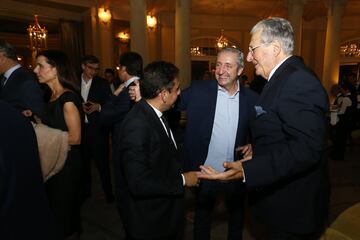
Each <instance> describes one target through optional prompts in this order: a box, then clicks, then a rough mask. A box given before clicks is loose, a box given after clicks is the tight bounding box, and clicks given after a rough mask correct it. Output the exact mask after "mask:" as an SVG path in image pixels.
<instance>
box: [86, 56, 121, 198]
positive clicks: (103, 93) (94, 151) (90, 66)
mask: <svg viewBox="0 0 360 240" xmlns="http://www.w3.org/2000/svg"><path fill="white" fill-rule="evenodd" d="M81 68H82V70H83V72H82V74H81V96H82V97H83V99H84V103H83V110H84V112H85V127H84V131H83V132H84V136H83V161H84V175H85V179H84V180H85V197H89V196H91V160H94V162H95V166H96V168H97V170H98V172H99V175H100V180H101V186H102V189H103V191H104V193H105V197H106V201H107V202H108V203H111V202H113V201H114V195H113V190H112V184H111V177H110V167H109V128H107V127H105V126H103V125H102V123H101V121H100V112H101V110H102V109H101V107H102V105H103V104H104V103H105V102H106V100H107V99H108V97H109V96H110V87H109V85H108V84H107V82H106V80H105V79H103V78H100V77H98V76H97V72H98V70H99V59H98V58H97V57H95V56H92V55H88V56H85V57H83V58H82V61H81Z"/></svg>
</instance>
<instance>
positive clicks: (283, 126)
mask: <svg viewBox="0 0 360 240" xmlns="http://www.w3.org/2000/svg"><path fill="white" fill-rule="evenodd" d="M293 48H294V33H293V29H292V26H291V25H290V23H289V22H288V21H287V20H285V19H282V18H268V19H265V20H262V21H260V22H259V23H257V24H256V25H255V26H254V27H253V28H252V30H251V41H250V44H249V53H248V55H247V61H249V62H252V63H253V64H254V66H255V71H256V74H258V75H261V76H262V77H264V78H265V79H267V80H268V83H267V84H266V86H265V87H264V90H263V91H262V93H261V95H260V99H259V101H258V103H257V106H255V111H256V114H255V115H256V119H255V120H254V121H253V122H252V124H251V130H252V137H253V141H254V147H253V149H252V151H253V152H252V155H251V154H248V155H247V156H245V158H244V160H248V161H237V162H232V163H229V162H226V163H224V166H225V168H226V169H227V171H226V172H223V173H219V172H218V171H216V170H214V169H213V168H211V167H209V166H203V167H202V170H203V173H202V174H200V177H202V178H205V179H220V180H231V179H239V178H243V177H244V181H245V182H246V186H247V188H248V189H249V191H250V192H249V200H250V204H251V208H252V210H253V213H254V215H255V216H256V217H257V219H258V220H259V222H261V223H263V224H264V227H265V228H266V232H265V235H264V237H263V238H262V239H271V240H273V239H318V238H317V237H318V235H319V234H321V230H322V229H323V227H324V224H325V221H326V217H327V208H328V201H329V183H328V176H327V164H326V160H325V159H324V140H325V129H326V113H327V112H328V109H329V108H328V107H329V105H328V96H327V94H326V91H325V90H324V88H323V86H322V85H321V83H320V81H319V80H318V78H317V77H316V75H315V74H314V73H313V72H312V71H311V70H310V69H309V68H307V67H306V66H305V65H304V63H303V61H302V59H301V58H299V57H296V56H292V51H293Z"/></svg>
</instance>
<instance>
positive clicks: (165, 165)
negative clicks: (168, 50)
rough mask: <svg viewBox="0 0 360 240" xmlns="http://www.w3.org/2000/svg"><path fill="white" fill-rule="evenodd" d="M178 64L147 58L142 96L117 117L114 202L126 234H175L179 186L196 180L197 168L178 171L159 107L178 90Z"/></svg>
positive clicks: (172, 237) (166, 237) (162, 238)
mask: <svg viewBox="0 0 360 240" xmlns="http://www.w3.org/2000/svg"><path fill="white" fill-rule="evenodd" d="M178 73H179V69H178V68H177V67H176V66H174V65H173V64H171V63H168V62H164V61H158V62H153V63H150V64H149V65H148V66H147V67H146V68H145V70H144V79H143V80H142V81H141V82H140V88H141V94H142V97H143V98H142V100H140V102H138V103H137V104H135V105H134V106H133V107H132V109H131V110H130V112H129V113H128V114H127V115H126V117H125V119H124V120H123V122H122V125H121V129H120V135H119V144H118V145H117V146H114V151H117V152H118V153H117V154H116V155H117V156H119V158H118V159H115V161H119V164H118V165H116V166H119V167H120V169H118V171H117V174H120V176H118V178H119V180H120V181H121V182H122V183H121V185H117V186H116V187H117V188H119V189H118V190H117V192H119V193H120V194H119V208H120V215H121V217H122V220H123V224H124V228H125V231H126V235H127V239H128V240H130V239H131V240H134V239H139V240H140V239H141V240H145V239H151V240H176V239H178V238H177V237H178V236H180V235H181V232H182V230H183V220H184V202H183V200H184V199H183V198H184V189H185V186H196V185H197V184H198V181H197V180H198V179H197V177H196V172H186V173H182V171H181V165H180V163H179V162H178V161H177V145H176V142H175V140H174V136H173V134H172V131H171V129H170V128H169V126H168V124H167V121H166V119H165V118H164V116H163V113H164V112H165V111H167V110H169V109H170V108H171V107H173V105H174V103H175V101H176V99H177V97H178V95H179V93H180V88H179V83H180V82H179V79H178Z"/></svg>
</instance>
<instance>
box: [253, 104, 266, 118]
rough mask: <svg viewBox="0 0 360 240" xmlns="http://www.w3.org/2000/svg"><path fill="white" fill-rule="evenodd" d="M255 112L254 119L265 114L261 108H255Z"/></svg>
mask: <svg viewBox="0 0 360 240" xmlns="http://www.w3.org/2000/svg"><path fill="white" fill-rule="evenodd" d="M255 112H256V117H258V116H260V115H262V114H264V113H266V111H265V110H264V109H263V108H262V107H261V106H255Z"/></svg>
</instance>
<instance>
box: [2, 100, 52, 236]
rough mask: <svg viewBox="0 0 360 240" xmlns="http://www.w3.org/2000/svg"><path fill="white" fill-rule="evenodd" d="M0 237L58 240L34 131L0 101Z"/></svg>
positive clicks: (24, 119)
mask: <svg viewBox="0 0 360 240" xmlns="http://www.w3.org/2000/svg"><path fill="white" fill-rule="evenodd" d="M0 112H1V113H6V114H1V118H0V132H1V134H0V238H1V239H9V240H20V239H29V238H34V239H41V240H48V239H58V238H57V237H56V236H55V222H54V218H53V216H52V212H51V210H50V207H49V203H48V200H47V197H46V194H45V187H44V184H43V178H42V175H41V169H40V160H39V153H38V147H37V143H36V136H35V133H34V129H33V127H32V125H31V123H30V121H29V120H28V119H26V118H25V117H24V116H22V115H21V114H20V113H19V112H18V111H17V110H16V109H15V108H14V107H12V106H11V105H9V104H8V103H6V102H5V101H2V100H0Z"/></svg>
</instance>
